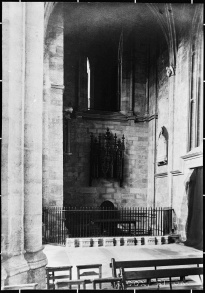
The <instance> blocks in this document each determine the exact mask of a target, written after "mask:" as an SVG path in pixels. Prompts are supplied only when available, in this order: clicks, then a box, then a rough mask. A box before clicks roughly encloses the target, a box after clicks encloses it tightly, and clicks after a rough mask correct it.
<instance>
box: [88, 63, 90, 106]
mask: <svg viewBox="0 0 205 293" xmlns="http://www.w3.org/2000/svg"><path fill="white" fill-rule="evenodd" d="M87 77H88V79H87V80H88V110H90V62H89V59H88V58H87Z"/></svg>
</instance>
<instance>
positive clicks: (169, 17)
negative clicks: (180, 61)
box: [147, 3, 177, 75]
mask: <svg viewBox="0 0 205 293" xmlns="http://www.w3.org/2000/svg"><path fill="white" fill-rule="evenodd" d="M147 5H148V7H149V9H150V10H151V12H152V13H153V15H154V17H155V18H156V21H157V22H158V24H159V27H160V29H161V31H162V34H163V36H164V38H165V40H166V43H167V47H168V52H169V67H171V68H172V70H173V73H172V75H174V74H175V67H176V55H177V37H176V30H175V22H174V15H173V10H172V4H171V3H165V4H164V7H163V9H159V7H158V6H157V4H154V3H148V4H147Z"/></svg>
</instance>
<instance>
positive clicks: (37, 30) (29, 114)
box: [24, 2, 47, 288]
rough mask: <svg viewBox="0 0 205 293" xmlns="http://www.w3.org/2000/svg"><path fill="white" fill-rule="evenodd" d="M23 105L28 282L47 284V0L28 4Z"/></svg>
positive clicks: (41, 285) (40, 284)
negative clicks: (44, 223) (44, 185)
mask: <svg viewBox="0 0 205 293" xmlns="http://www.w3.org/2000/svg"><path fill="white" fill-rule="evenodd" d="M25 39H26V42H25V51H26V56H25V105H24V121H25V122H24V205H25V211H24V234H25V250H26V254H25V258H26V260H27V262H28V265H29V268H30V270H29V274H28V282H37V283H38V284H39V288H43V287H45V265H46V264H47V260H46V256H45V255H44V254H43V252H42V249H43V247H42V103H43V49H44V48H43V44H44V2H30V3H28V2H27V3H26V28H25Z"/></svg>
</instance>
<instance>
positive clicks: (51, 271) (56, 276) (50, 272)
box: [46, 266, 72, 290]
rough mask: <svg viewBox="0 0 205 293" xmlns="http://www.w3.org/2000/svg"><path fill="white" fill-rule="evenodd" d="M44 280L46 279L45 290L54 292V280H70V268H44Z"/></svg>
mask: <svg viewBox="0 0 205 293" xmlns="http://www.w3.org/2000/svg"><path fill="white" fill-rule="evenodd" d="M62 272H63V274H62ZM46 278H47V290H50V289H51V290H52V289H53V290H54V289H55V281H56V280H60V279H64V281H69V280H72V266H61V267H46ZM66 279H67V280H66Z"/></svg>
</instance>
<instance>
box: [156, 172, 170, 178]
mask: <svg viewBox="0 0 205 293" xmlns="http://www.w3.org/2000/svg"><path fill="white" fill-rule="evenodd" d="M167 176H168V173H167V172H163V173H157V174H155V175H154V177H155V178H164V177H167Z"/></svg>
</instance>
